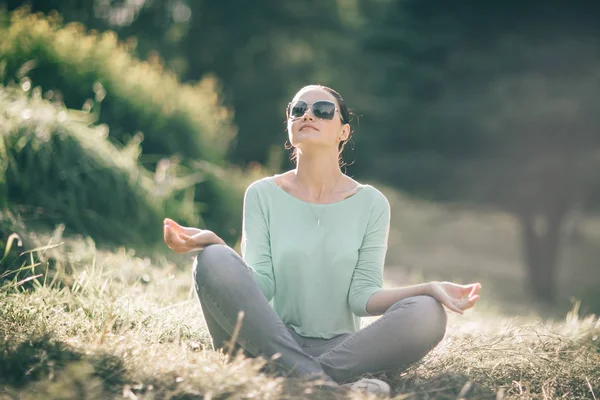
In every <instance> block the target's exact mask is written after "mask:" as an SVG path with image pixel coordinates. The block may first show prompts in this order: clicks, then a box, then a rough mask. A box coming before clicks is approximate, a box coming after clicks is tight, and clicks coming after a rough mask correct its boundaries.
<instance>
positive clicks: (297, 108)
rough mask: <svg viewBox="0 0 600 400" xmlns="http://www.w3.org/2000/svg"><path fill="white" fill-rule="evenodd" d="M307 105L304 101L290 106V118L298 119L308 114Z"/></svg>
mask: <svg viewBox="0 0 600 400" xmlns="http://www.w3.org/2000/svg"><path fill="white" fill-rule="evenodd" d="M306 107H307V105H306V103H305V102H303V101H297V102H295V103H293V104H290V117H292V118H298V117H301V116H303V115H304V114H305V113H306Z"/></svg>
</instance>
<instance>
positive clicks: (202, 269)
mask: <svg viewBox="0 0 600 400" xmlns="http://www.w3.org/2000/svg"><path fill="white" fill-rule="evenodd" d="M229 252H230V248H229V247H228V246H226V245H223V244H211V245H210V246H207V247H205V248H204V249H202V250H201V251H200V252H199V253H198V255H197V256H196V257H195V258H194V278H195V279H196V281H203V282H206V281H207V279H208V278H210V277H214V274H215V273H217V272H218V271H220V270H221V269H222V268H219V265H221V264H223V261H224V259H225V257H227V256H228V254H229Z"/></svg>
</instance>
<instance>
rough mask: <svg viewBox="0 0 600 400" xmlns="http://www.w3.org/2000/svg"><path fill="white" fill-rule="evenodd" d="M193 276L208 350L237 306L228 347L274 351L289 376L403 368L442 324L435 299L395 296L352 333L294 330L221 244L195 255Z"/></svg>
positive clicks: (431, 342)
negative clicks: (209, 340) (307, 334)
mask: <svg viewBox="0 0 600 400" xmlns="http://www.w3.org/2000/svg"><path fill="white" fill-rule="evenodd" d="M194 282H195V288H196V292H197V294H198V297H199V299H200V304H201V307H202V310H203V313H204V318H205V320H206V324H207V326H208V330H209V332H210V336H211V338H212V342H213V346H214V348H215V349H224V348H225V347H226V346H227V343H228V341H229V340H230V339H231V337H232V333H233V330H234V327H235V325H236V321H237V316H238V312H239V311H240V310H243V311H244V319H243V322H242V325H241V329H240V331H239V334H238V336H237V341H236V348H237V349H242V351H244V353H245V354H246V355H248V356H250V357H258V356H262V357H264V358H265V359H271V357H272V356H274V355H276V354H277V353H279V357H274V360H273V364H272V365H274V366H275V368H276V370H277V371H280V372H282V373H283V374H284V375H285V376H288V377H293V378H300V379H325V380H327V381H335V382H337V383H344V382H348V381H352V380H355V379H358V378H359V377H361V376H362V375H371V374H376V373H380V372H386V371H390V370H399V369H403V368H406V367H407V366H409V365H410V364H412V363H414V362H416V361H418V360H420V359H421V358H423V357H424V356H425V355H426V354H427V353H429V351H431V350H432V349H433V348H434V347H435V346H436V345H437V344H438V343H439V342H440V341H441V340H442V338H443V337H444V334H445V330H446V313H445V311H444V309H443V307H442V305H441V304H440V303H439V302H438V301H437V300H435V299H434V298H432V297H429V296H416V297H411V298H407V299H404V300H401V301H398V302H397V303H395V304H394V305H392V306H391V307H390V308H389V309H388V310H387V311H386V312H385V313H384V314H383V315H382V316H381V317H380V318H378V319H377V320H376V321H374V322H373V323H371V324H370V325H368V326H366V327H364V328H362V329H361V330H360V331H359V332H356V333H348V334H342V335H339V336H336V337H333V338H331V339H321V338H308V337H303V336H300V335H298V334H297V333H296V332H295V331H294V330H293V329H292V328H291V327H289V326H286V325H285V324H284V323H283V321H282V320H281V318H280V317H279V316H278V315H277V313H276V312H275V310H274V309H273V308H272V307H271V305H270V304H269V302H268V301H267V299H266V298H265V297H264V295H263V294H262V292H261V291H260V289H259V287H258V285H257V284H256V282H255V281H254V278H253V275H252V271H251V270H250V268H249V267H248V265H247V264H246V263H245V262H244V260H243V259H242V258H241V257H240V256H239V255H238V254H237V253H236V252H235V251H234V250H233V249H231V248H230V247H228V246H224V245H218V244H215V245H210V246H208V247H206V248H205V249H204V250H202V251H201V252H200V253H199V254H198V256H197V257H196V258H195V261H194Z"/></svg>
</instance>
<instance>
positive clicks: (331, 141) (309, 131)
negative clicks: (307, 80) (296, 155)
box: [287, 88, 350, 149]
mask: <svg viewBox="0 0 600 400" xmlns="http://www.w3.org/2000/svg"><path fill="white" fill-rule="evenodd" d="M298 100H302V101H304V102H306V103H307V104H308V105H309V106H308V107H307V109H306V112H305V113H304V115H302V116H300V117H297V118H294V117H293V116H289V117H288V120H287V128H288V135H289V140H290V143H291V144H292V146H294V147H296V148H298V149H304V148H306V147H307V146H311V147H312V146H319V147H332V148H335V149H337V147H338V145H339V143H340V141H343V140H347V139H348V135H349V134H350V126H349V125H348V124H344V123H342V119H341V116H340V113H339V108H340V106H339V104H338V103H337V100H336V98H335V97H334V96H333V95H332V94H331V93H329V92H327V91H326V90H324V89H321V88H309V89H303V90H301V91H299V92H298V94H296V96H295V97H294V99H293V100H292V103H293V102H295V101H298ZM319 100H327V101H330V102H333V103H334V104H335V108H336V109H337V111H335V113H334V116H333V119H331V120H327V119H321V118H317V117H316V116H315V115H314V114H313V111H312V109H311V106H312V104H313V103H314V102H316V101H319Z"/></svg>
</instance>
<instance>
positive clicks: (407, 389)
mask: <svg viewBox="0 0 600 400" xmlns="http://www.w3.org/2000/svg"><path fill="white" fill-rule="evenodd" d="M382 379H384V380H385V381H386V382H388V383H389V384H390V386H391V387H392V395H393V396H401V397H402V398H403V399H407V400H408V399H410V400H416V399H419V400H429V399H436V400H445V399H452V400H456V399H459V398H460V399H478V400H479V399H480V400H487V399H490V400H492V399H496V393H495V391H494V390H492V389H490V388H489V387H487V386H484V385H481V384H479V383H477V382H473V381H472V380H471V379H470V378H469V377H468V376H467V375H464V374H458V373H451V372H448V373H441V374H437V375H434V376H432V377H429V378H423V377H419V376H415V375H412V376H410V377H409V378H406V377H402V376H397V377H391V378H388V377H385V376H384V377H382Z"/></svg>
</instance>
